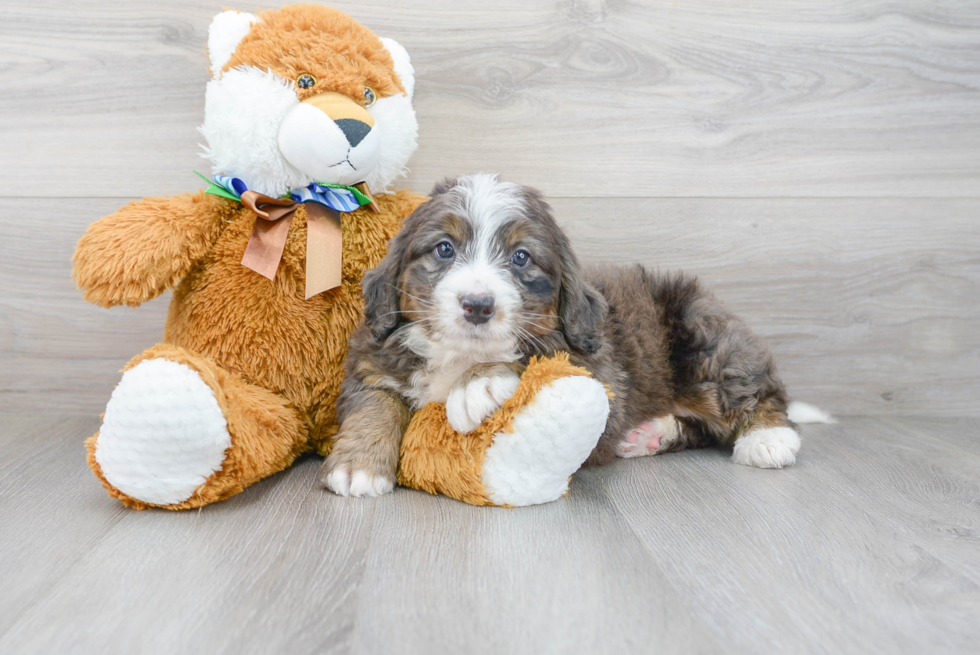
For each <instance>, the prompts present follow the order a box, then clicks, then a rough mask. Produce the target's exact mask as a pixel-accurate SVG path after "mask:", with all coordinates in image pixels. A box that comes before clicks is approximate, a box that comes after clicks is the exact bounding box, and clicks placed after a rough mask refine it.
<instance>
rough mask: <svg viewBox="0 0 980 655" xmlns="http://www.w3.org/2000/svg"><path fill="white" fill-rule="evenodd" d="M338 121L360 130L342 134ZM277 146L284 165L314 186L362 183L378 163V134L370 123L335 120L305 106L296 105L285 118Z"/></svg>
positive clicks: (345, 117)
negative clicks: (300, 172)
mask: <svg viewBox="0 0 980 655" xmlns="http://www.w3.org/2000/svg"><path fill="white" fill-rule="evenodd" d="M350 102H351V104H352V105H353V104H355V103H353V102H352V101H350ZM355 106H356V107H357V108H358V109H360V110H361V111H362V112H363V113H364V114H365V115H366V116H368V117H369V116H370V114H368V113H367V111H366V110H364V109H363V108H361V107H360V106H358V105H355ZM338 120H341V121H343V120H345V121H348V122H349V123H357V125H356V128H359V129H354V130H351V129H350V126H348V129H347V130H346V131H345V130H344V129H341V126H340V125H338V123H337V121H338ZM369 122H370V124H368V123H369ZM365 130H367V133H366V134H364V131H365ZM352 142H354V145H352ZM278 143H279V150H280V152H282V155H283V157H285V159H286V161H288V162H289V163H290V164H292V165H293V166H295V167H296V168H297V169H299V170H300V171H302V172H303V173H305V174H306V175H308V176H310V177H311V178H312V179H313V180H315V181H317V182H328V183H332V184H355V183H357V182H361V181H363V180H364V179H365V177H367V174H368V173H369V172H370V171H371V170H372V169H373V168H374V167H375V166H376V165H377V164H378V162H379V161H380V159H381V134H380V130H379V129H378V126H377V125H376V124H374V121H373V119H371V120H370V121H368V120H364V121H360V120H356V119H354V118H352V117H348V116H342V117H340V118H338V119H337V120H334V118H331V116H330V115H328V114H327V112H326V111H324V110H322V109H320V108H318V107H316V106H314V105H313V104H310V103H307V102H301V103H299V104H298V105H296V106H294V107H293V108H292V109H290V110H289V113H287V114H286V117H285V119H283V121H282V124H281V125H280V127H279V139H278Z"/></svg>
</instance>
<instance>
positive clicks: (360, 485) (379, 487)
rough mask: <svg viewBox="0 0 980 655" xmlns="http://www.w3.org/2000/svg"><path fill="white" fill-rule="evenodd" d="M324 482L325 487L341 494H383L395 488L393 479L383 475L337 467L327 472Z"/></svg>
mask: <svg viewBox="0 0 980 655" xmlns="http://www.w3.org/2000/svg"><path fill="white" fill-rule="evenodd" d="M324 484H325V485H326V487H327V489H329V490H330V491H332V492H334V493H335V494H339V495H341V496H357V497H361V496H383V495H384V494H386V493H390V492H391V490H392V489H394V488H395V481H394V480H392V479H391V478H389V477H386V476H383V475H372V474H371V473H368V472H367V471H354V475H351V474H350V473H348V472H347V469H346V468H337V469H334V470H333V471H331V472H330V473H329V474H327V477H326V479H325V480H324Z"/></svg>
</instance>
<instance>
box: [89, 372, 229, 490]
mask: <svg viewBox="0 0 980 655" xmlns="http://www.w3.org/2000/svg"><path fill="white" fill-rule="evenodd" d="M229 447H231V435H229V434H228V424H227V422H226V421H225V417H224V414H222V412H221V408H220V407H218V401H217V400H216V399H215V397H214V391H212V390H211V387H209V386H208V385H206V384H205V383H204V381H203V380H201V377H200V376H199V375H198V374H197V372H196V371H193V370H191V369H190V368H188V367H187V366H185V365H183V364H178V363H176V362H171V361H169V360H166V359H149V360H146V361H143V362H140V363H139V364H137V365H136V366H135V367H134V368H132V369H130V370H128V371H126V372H125V373H124V374H123V376H122V380H121V381H120V382H119V385H118V386H117V387H116V390H115V391H113V392H112V398H111V399H110V400H109V404H108V405H107V406H106V408H105V418H104V419H103V423H102V430H101V431H100V432H99V438H98V441H97V442H96V445H95V460H96V461H97V462H98V463H99V467H101V468H102V474H103V475H105V478H106V480H108V481H109V483H110V484H111V485H112V486H114V487H115V488H116V489H118V490H119V491H122V492H123V493H125V494H127V495H129V496H132V497H133V498H136V499H138V500H142V501H143V502H146V503H153V504H155V505H171V504H173V503H179V502H183V501H185V500H187V499H188V498H190V497H191V494H193V493H194V490H195V489H197V488H198V487H199V486H201V484H203V483H204V481H205V480H207V479H208V478H209V477H210V476H211V474H212V473H214V472H215V471H217V470H218V469H220V468H221V463H222V462H223V461H224V459H225V451H226V450H227V449H228V448H229Z"/></svg>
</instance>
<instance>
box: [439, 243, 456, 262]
mask: <svg viewBox="0 0 980 655" xmlns="http://www.w3.org/2000/svg"><path fill="white" fill-rule="evenodd" d="M455 254H456V249H455V248H453V244H451V243H449V242H448V241H440V242H439V244H438V245H436V257H438V258H439V259H452V258H453V256H454V255H455Z"/></svg>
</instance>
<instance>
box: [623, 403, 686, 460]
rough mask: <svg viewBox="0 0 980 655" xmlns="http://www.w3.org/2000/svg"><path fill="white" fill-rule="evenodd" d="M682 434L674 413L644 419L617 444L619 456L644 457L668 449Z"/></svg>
mask: <svg viewBox="0 0 980 655" xmlns="http://www.w3.org/2000/svg"><path fill="white" fill-rule="evenodd" d="M678 436H680V425H679V424H678V423H677V419H675V418H674V417H673V416H672V415H669V414H668V415H667V416H658V417H657V418H653V419H650V420H649V421H644V422H643V423H640V424H639V425H638V426H636V427H635V428H633V429H632V430H630V431H629V432H628V433H627V434H626V436H625V437H624V438H623V440H622V441H620V442H619V443H618V444H616V455H617V456H618V457H644V456H646V455H656V454H658V453H662V452H664V451H665V450H667V449H668V448H669V447H670V445H671V444H672V443H674V442H675V441H677V437H678Z"/></svg>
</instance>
